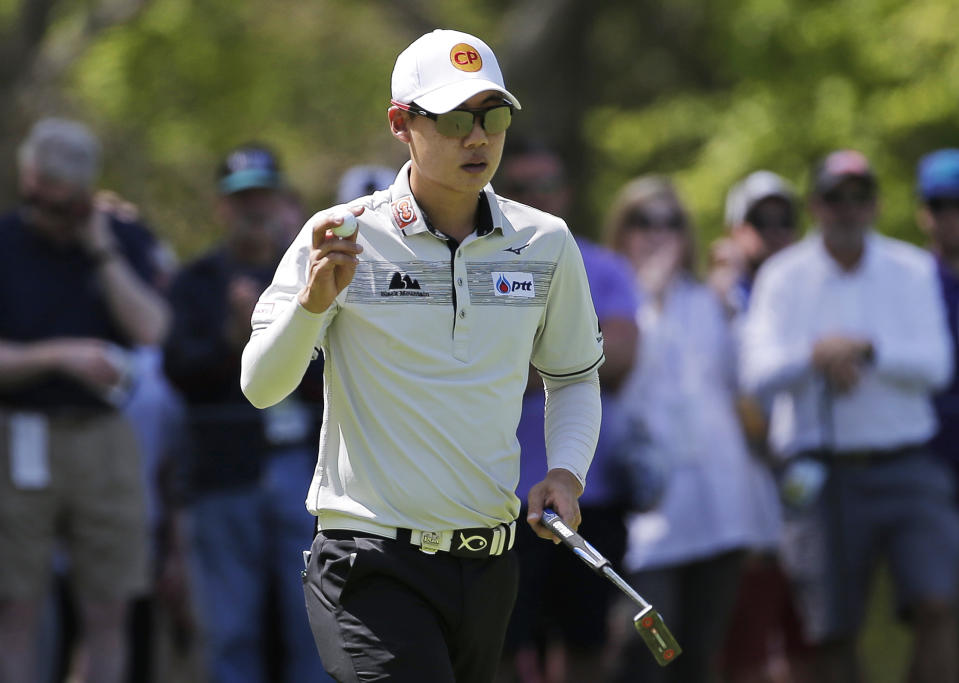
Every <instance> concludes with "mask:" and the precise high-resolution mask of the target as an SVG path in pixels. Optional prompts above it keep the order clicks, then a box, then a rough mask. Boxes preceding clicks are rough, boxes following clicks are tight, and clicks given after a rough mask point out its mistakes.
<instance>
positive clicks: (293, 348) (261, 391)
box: [240, 223, 345, 408]
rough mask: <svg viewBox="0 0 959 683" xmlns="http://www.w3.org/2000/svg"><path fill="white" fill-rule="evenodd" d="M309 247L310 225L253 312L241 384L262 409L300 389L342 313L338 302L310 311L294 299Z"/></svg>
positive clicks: (303, 277) (302, 279)
mask: <svg viewBox="0 0 959 683" xmlns="http://www.w3.org/2000/svg"><path fill="white" fill-rule="evenodd" d="M311 244H312V232H311V230H310V229H309V223H307V226H305V227H304V228H303V229H302V230H301V231H300V234H299V235H298V236H297V238H296V239H295V240H294V242H293V244H292V245H290V248H289V249H288V250H287V252H286V254H284V256H283V259H282V260H281V261H280V265H279V266H278V267H277V269H276V274H275V275H274V277H273V282H272V283H271V284H270V286H269V287H267V289H266V291H264V292H263V294H262V295H261V296H260V299H259V301H258V302H257V304H256V307H255V308H254V310H253V317H252V320H251V323H252V326H253V334H252V336H251V337H250V341H249V342H248V343H247V345H246V348H245V349H244V350H243V359H242V366H241V371H240V386H241V388H242V389H243V393H244V395H245V396H246V397H247V399H249V401H250V403H252V404H253V405H255V406H257V407H258V408H264V407H267V406H271V405H274V404H276V403H278V402H280V401H282V400H283V399H284V398H286V396H288V395H289V394H290V393H291V392H292V391H293V390H294V389H296V387H297V386H299V383H300V380H302V379H303V375H304V373H305V372H306V368H307V366H308V365H309V363H310V361H311V360H312V359H314V358H316V357H317V355H318V354H319V350H318V349H319V348H320V346H321V345H322V339H323V337H324V336H325V334H326V330H327V328H328V327H329V324H330V322H331V321H332V320H333V318H334V317H335V316H336V312H337V311H338V310H339V304H338V302H336V301H334V302H333V303H332V304H331V305H330V307H329V308H328V309H327V310H326V311H324V312H322V313H319V314H315V313H310V312H309V311H307V310H306V309H304V308H303V307H302V306H300V304H299V301H298V300H297V298H296V296H297V294H298V293H299V291H300V290H301V289H302V288H303V287H304V285H305V284H306V269H307V265H308V263H309V258H310V249H311ZM344 291H345V290H344ZM341 296H342V293H341Z"/></svg>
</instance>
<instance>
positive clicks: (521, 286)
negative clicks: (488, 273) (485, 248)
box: [492, 272, 536, 299]
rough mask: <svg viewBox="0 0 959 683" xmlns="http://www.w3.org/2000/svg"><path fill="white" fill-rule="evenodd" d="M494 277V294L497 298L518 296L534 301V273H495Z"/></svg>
mask: <svg viewBox="0 0 959 683" xmlns="http://www.w3.org/2000/svg"><path fill="white" fill-rule="evenodd" d="M492 275H493V293H494V294H496V296H518V297H522V298H524V299H532V298H533V297H535V296H536V287H535V286H534V284H533V274H532V273H504V272H495V273H493V274H492Z"/></svg>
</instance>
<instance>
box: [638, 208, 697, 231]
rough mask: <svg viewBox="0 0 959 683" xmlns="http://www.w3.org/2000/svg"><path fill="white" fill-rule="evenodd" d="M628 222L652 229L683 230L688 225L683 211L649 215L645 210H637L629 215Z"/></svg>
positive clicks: (642, 228)
mask: <svg viewBox="0 0 959 683" xmlns="http://www.w3.org/2000/svg"><path fill="white" fill-rule="evenodd" d="M626 224H627V225H628V226H630V227H633V228H638V229H639V230H652V229H654V228H660V229H667V230H682V229H683V228H684V227H685V225H686V219H685V218H684V217H683V215H682V214H681V213H669V214H665V215H649V214H647V213H646V212H644V211H636V212H634V213H632V214H630V215H629V216H628V217H627V219H626Z"/></svg>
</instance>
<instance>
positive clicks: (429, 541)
mask: <svg viewBox="0 0 959 683" xmlns="http://www.w3.org/2000/svg"><path fill="white" fill-rule="evenodd" d="M442 548H443V537H442V536H441V535H440V533H439V532H437V531H424V532H422V533H421V534H420V550H422V551H423V552H424V553H430V554H433V553H435V552H436V551H437V550H441V549H442Z"/></svg>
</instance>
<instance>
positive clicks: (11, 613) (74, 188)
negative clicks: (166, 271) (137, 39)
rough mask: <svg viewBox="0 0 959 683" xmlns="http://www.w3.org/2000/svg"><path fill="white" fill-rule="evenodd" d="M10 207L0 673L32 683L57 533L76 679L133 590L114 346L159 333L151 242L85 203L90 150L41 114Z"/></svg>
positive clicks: (128, 444)
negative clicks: (79, 654)
mask: <svg viewBox="0 0 959 683" xmlns="http://www.w3.org/2000/svg"><path fill="white" fill-rule="evenodd" d="M18 162H19V182H20V193H21V197H22V203H21V205H20V206H19V207H18V208H17V209H16V210H15V211H13V212H11V213H8V214H7V215H5V216H2V217H0V471H2V472H3V475H2V476H0V680H4V681H31V680H35V678H36V672H35V667H36V664H37V662H38V654H37V645H38V633H37V630H38V624H39V620H40V612H41V606H42V604H43V599H44V597H45V593H46V591H47V589H48V588H49V586H50V579H51V563H52V555H53V552H54V549H55V547H56V545H57V542H58V541H62V542H63V544H64V546H65V548H66V550H67V552H68V554H69V561H70V572H71V579H72V584H73V587H74V589H75V592H76V596H77V598H78V603H79V613H80V619H81V629H80V630H81V633H82V634H83V636H82V637H83V644H84V646H85V652H86V654H87V662H86V667H87V671H86V675H87V678H86V680H91V681H104V682H107V683H111V682H113V681H119V680H121V678H122V676H123V673H124V666H125V660H126V647H125V637H124V632H125V631H124V629H125V618H126V608H127V605H128V602H129V600H130V599H131V598H132V597H134V596H135V595H136V594H137V593H138V592H140V591H142V590H144V589H145V588H146V586H147V543H148V540H149V539H148V535H147V527H146V518H145V498H144V496H145V493H144V490H143V482H142V468H141V462H140V451H139V446H138V444H137V441H136V438H135V435H134V433H133V431H132V430H131V427H130V425H129V424H128V423H127V421H126V418H124V417H123V416H122V414H121V413H120V412H119V408H120V407H121V406H122V404H123V401H124V399H125V397H126V395H127V393H128V390H129V388H130V387H129V384H130V376H129V375H130V373H129V363H128V360H127V359H128V355H127V353H126V350H127V349H128V348H129V347H132V346H134V345H151V344H157V343H159V342H160V341H162V339H163V336H164V335H165V333H166V329H167V325H168V320H169V311H168V309H167V306H166V304H165V303H164V301H163V299H162V297H161V296H160V295H159V294H158V293H157V292H156V291H155V290H154V287H153V282H154V278H155V276H156V269H155V266H154V264H153V262H152V257H153V254H154V253H155V242H154V240H153V238H152V236H151V235H150V234H149V233H148V232H147V231H146V230H145V229H144V228H143V227H141V226H139V225H137V224H133V223H126V222H121V221H120V220H118V219H116V218H115V217H113V216H111V215H109V214H107V213H105V212H103V211H101V210H99V209H98V208H96V207H95V205H94V202H93V190H94V184H95V182H96V180H97V178H98V175H99V171H100V145H99V143H98V142H97V140H96V138H95V137H94V136H93V135H92V133H90V131H89V130H88V129H87V128H86V127H85V126H83V125H82V124H80V123H77V122H74V121H68V120H63V119H45V120H42V121H40V122H38V123H37V124H36V125H35V126H34V127H33V129H32V130H31V131H30V134H29V136H28V137H27V139H26V140H25V141H24V142H23V144H22V145H21V147H20V150H19V157H18Z"/></svg>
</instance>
